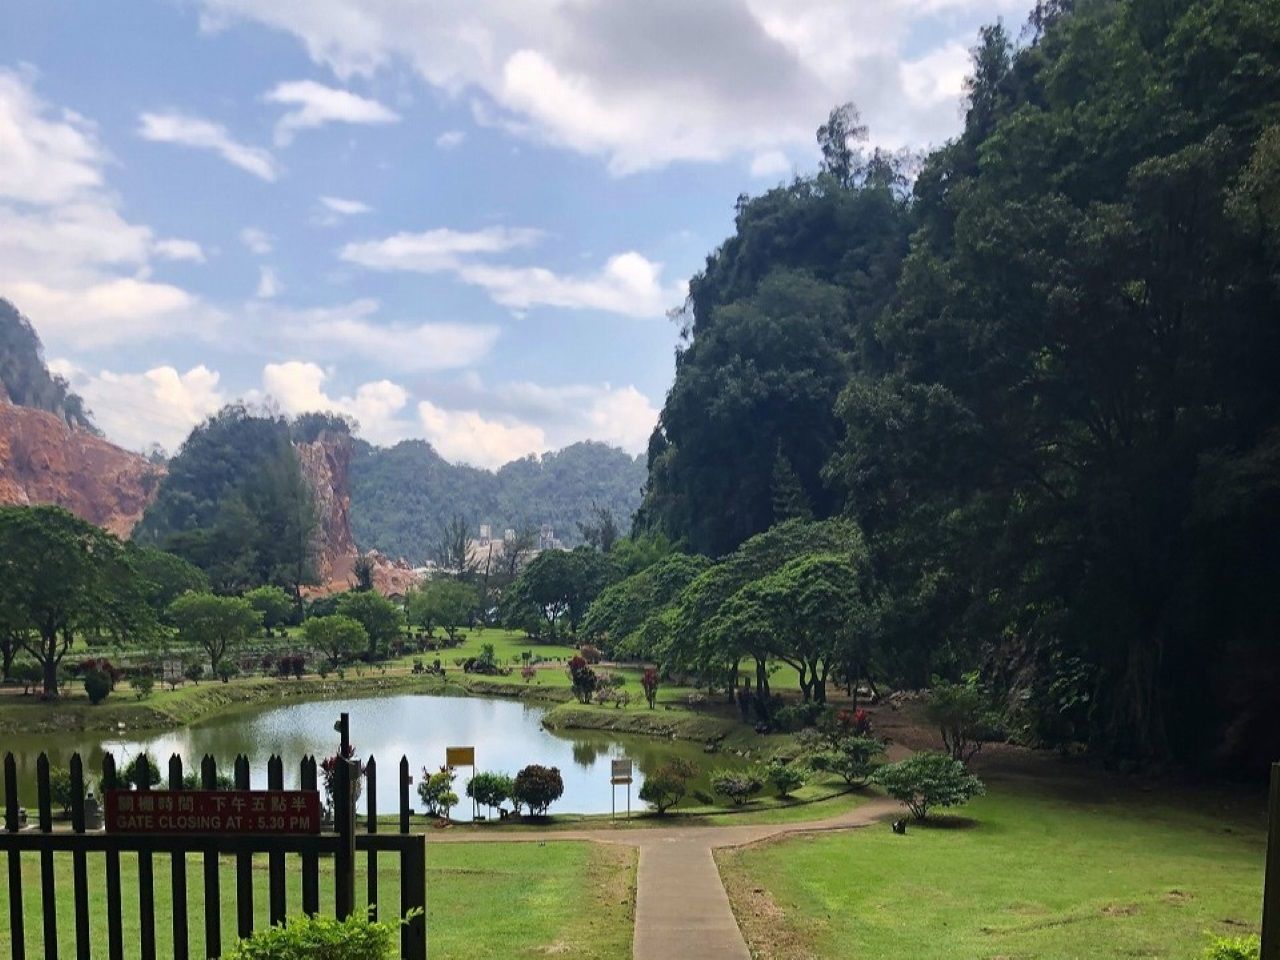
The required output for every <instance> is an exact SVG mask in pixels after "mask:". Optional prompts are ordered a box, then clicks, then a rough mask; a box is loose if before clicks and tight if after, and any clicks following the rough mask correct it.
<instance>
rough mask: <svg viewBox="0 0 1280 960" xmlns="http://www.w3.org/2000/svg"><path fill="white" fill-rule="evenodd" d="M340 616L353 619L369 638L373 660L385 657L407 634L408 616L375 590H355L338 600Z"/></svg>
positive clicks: (370, 653)
mask: <svg viewBox="0 0 1280 960" xmlns="http://www.w3.org/2000/svg"><path fill="white" fill-rule="evenodd" d="M337 612H338V613H339V614H341V615H342V616H344V617H350V618H351V619H352V620H355V621H356V622H357V623H359V624H360V625H361V626H362V627H364V631H365V634H366V635H367V636H368V638H369V648H368V651H367V655H368V658H369V659H370V660H373V659H376V658H378V657H380V656H382V655H383V654H384V653H385V652H386V650H387V647H388V646H389V645H390V644H391V641H393V640H396V639H397V638H399V637H400V635H401V634H402V633H403V632H404V613H403V612H402V611H401V610H400V608H399V607H397V606H396V605H395V604H394V603H392V602H391V601H390V600H388V599H387V598H386V597H384V596H382V594H380V593H376V592H374V591H372V590H353V591H351V592H350V593H344V594H342V596H340V597H339V598H338V606H337Z"/></svg>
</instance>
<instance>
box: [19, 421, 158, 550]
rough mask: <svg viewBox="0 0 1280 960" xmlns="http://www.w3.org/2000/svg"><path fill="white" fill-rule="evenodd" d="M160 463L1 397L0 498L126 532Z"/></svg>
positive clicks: (153, 485)
mask: <svg viewBox="0 0 1280 960" xmlns="http://www.w3.org/2000/svg"><path fill="white" fill-rule="evenodd" d="M163 475H164V467H161V466H157V465H156V464H153V463H150V462H149V461H147V460H146V459H145V458H144V457H141V456H139V455H138V454H136V453H130V452H129V451H128V450H124V449H122V448H120V447H117V446H116V445H115V444H113V443H108V442H107V441H106V440H103V439H102V438H101V437H95V436H94V435H93V434H91V433H87V432H86V431H84V430H77V429H74V428H72V427H70V426H68V425H67V424H66V423H65V422H64V421H63V420H62V419H61V418H60V417H57V416H55V415H54V414H52V413H46V412H45V411H43V410H36V409H34V408H31V407H18V406H15V405H13V404H12V403H10V402H9V401H8V397H7V395H5V396H0V503H4V504H41V503H52V504H57V505H58V506H61V507H66V508H67V509H68V510H70V511H71V512H72V513H74V514H76V515H77V516H79V517H82V518H84V519H85V520H88V521H89V522H90V523H96V524H97V525H98V526H100V527H104V528H105V529H107V530H110V531H111V532H112V533H114V534H116V535H117V536H119V537H127V536H128V535H129V533H130V531H132V530H133V527H134V525H135V524H136V523H137V522H138V520H139V519H140V518H141V517H142V512H143V511H144V510H145V509H146V508H147V505H148V504H149V503H150V502H151V498H152V497H153V496H155V492H156V488H157V487H158V486H159V484H160V478H161V477H162V476H163Z"/></svg>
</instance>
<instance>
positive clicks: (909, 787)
mask: <svg viewBox="0 0 1280 960" xmlns="http://www.w3.org/2000/svg"><path fill="white" fill-rule="evenodd" d="M872 779H873V780H875V782H876V783H878V784H880V786H882V787H884V790H885V793H887V794H889V796H891V797H893V799H895V800H900V801H901V802H902V803H905V804H906V805H907V809H908V810H910V811H911V815H912V816H913V817H915V818H916V819H917V820H923V819H924V818H925V817H927V816H928V815H929V810H930V808H932V807H957V806H959V805H960V804H962V803H964V802H965V801H967V800H970V799H972V798H973V797H977V796H980V795H981V794H982V793H984V792H985V790H984V788H983V786H982V781H981V780H979V779H978V778H977V777H975V776H974V775H973V774H972V773H970V772H969V771H968V769H967V768H966V767H965V765H964V764H963V763H961V762H960V761H959V760H953V759H952V758H951V757H949V756H947V754H945V753H928V752H926V753H917V754H914V755H913V756H910V757H908V758H907V759H906V760H899V761H898V762H897V763H891V764H889V765H888V766H885V767H881V768H880V769H879V770H877V771H876V772H875V775H874V776H873V777H872Z"/></svg>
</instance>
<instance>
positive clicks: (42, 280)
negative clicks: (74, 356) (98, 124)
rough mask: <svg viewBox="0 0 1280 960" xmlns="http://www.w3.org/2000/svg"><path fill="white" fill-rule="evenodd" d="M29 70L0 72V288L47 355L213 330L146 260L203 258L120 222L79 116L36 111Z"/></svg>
mask: <svg viewBox="0 0 1280 960" xmlns="http://www.w3.org/2000/svg"><path fill="white" fill-rule="evenodd" d="M34 83H35V77H34V75H33V74H31V73H30V72H26V73H23V72H14V71H9V70H3V69H0V290H2V291H3V292H4V294H5V295H6V296H7V297H9V298H10V299H12V300H13V301H14V302H15V303H16V304H17V305H18V306H19V308H20V309H22V310H23V312H25V313H26V314H27V315H28V316H30V317H31V318H32V322H33V323H34V324H35V325H36V328H37V330H39V332H40V334H41V336H42V337H43V338H44V339H45V341H46V343H47V344H49V345H50V346H52V347H54V348H56V349H68V348H84V347H92V346H99V345H105V344H111V343H119V342H126V341H127V342H136V341H138V340H140V339H143V338H146V337H155V336H161V335H165V334H168V333H172V332H175V331H174V327H175V326H176V325H180V324H185V325H187V326H188V327H189V328H191V329H190V331H189V332H192V333H194V334H196V335H203V334H204V333H206V332H207V331H208V330H209V329H210V328H211V327H213V326H215V325H216V324H217V322H218V316H217V315H216V313H215V312H214V311H211V310H209V309H207V308H206V307H204V306H203V305H202V304H201V303H200V302H199V300H198V299H197V298H196V297H195V296H193V295H192V294H190V293H189V292H188V291H186V290H184V289H182V288H180V287H178V286H175V285H173V284H169V283H164V282H160V281H157V280H153V279H152V278H151V274H152V262H151V261H152V258H157V259H196V258H197V256H203V253H202V251H200V249H199V246H198V245H197V244H195V243H194V242H192V241H189V240H174V239H157V238H156V237H155V235H154V234H153V232H152V231H151V229H150V228H149V227H146V226H143V225H141V224H135V223H130V222H129V221H128V220H126V219H125V217H124V216H122V215H121V213H120V210H119V199H118V197H117V196H116V195H115V194H114V193H112V192H111V191H110V190H109V189H108V186H107V183H106V178H105V176H104V170H105V169H106V168H107V166H108V164H109V162H110V158H109V157H108V155H107V153H106V151H105V149H104V148H103V147H102V146H101V144H100V143H99V142H98V139H97V135H96V130H95V128H94V126H93V124H91V123H90V122H89V121H88V120H86V119H85V118H83V117H81V116H80V115H78V114H76V113H74V112H72V111H70V110H65V109H58V108H57V107H55V106H53V105H51V104H48V103H46V102H44V101H43V100H42V99H41V98H40V97H39V96H38V95H37V94H36V92H35V89H34Z"/></svg>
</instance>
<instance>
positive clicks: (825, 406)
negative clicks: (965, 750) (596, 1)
mask: <svg viewBox="0 0 1280 960" xmlns="http://www.w3.org/2000/svg"><path fill="white" fill-rule="evenodd" d="M1277 50H1280V8H1277V7H1276V5H1275V4H1274V3H1269V2H1266V0H1232V2H1229V3H1228V2H1223V0H1174V2H1165V0H1089V2H1080V3H1074V4H1073V3H1065V2H1062V3H1058V2H1050V3H1046V4H1043V5H1041V6H1040V7H1039V8H1037V11H1036V14H1035V15H1034V16H1033V18H1032V21H1031V23H1030V24H1029V26H1028V29H1027V31H1026V32H1025V33H1024V40H1023V42H1022V43H1021V45H1017V44H1015V43H1014V42H1013V41H1012V40H1011V39H1010V37H1009V35H1008V34H1007V33H1006V31H1005V30H1004V29H1003V28H1002V27H1001V26H994V27H991V28H988V29H985V30H984V31H983V32H982V35H981V38H980V42H979V44H978V46H977V48H976V49H975V51H974V66H973V75H972V77H971V78H970V81H969V88H968V106H967V114H966V117H965V125H964V130H963V132H962V133H961V134H960V136H959V137H957V138H956V139H955V140H954V141H952V142H950V143H948V144H947V145H945V146H943V147H942V148H940V149H938V150H936V151H934V152H933V153H932V154H930V155H929V156H928V157H926V158H924V159H923V162H922V164H921V166H920V169H919V174H918V176H917V177H916V179H915V182H914V186H913V188H912V190H911V191H910V193H909V194H908V193H907V191H906V190H904V188H903V184H904V182H905V180H904V177H903V174H904V173H905V172H907V171H906V170H905V169H904V168H901V167H899V166H898V165H897V164H895V163H894V162H891V161H889V160H887V159H886V158H885V157H884V156H883V155H880V154H872V155H870V156H867V155H866V154H865V153H863V152H861V151H859V150H858V149H857V138H856V134H858V133H860V130H859V128H858V127H857V123H856V115H855V114H854V113H852V111H850V110H848V109H847V108H846V109H844V110H842V111H841V110H838V111H836V112H835V113H833V115H832V121H831V122H830V123H829V124H828V125H826V126H825V127H824V129H823V131H820V136H819V141H820V146H821V147H822V149H823V154H824V160H823V167H822V170H821V171H820V172H819V173H818V174H817V175H815V176H813V177H809V178H802V179H798V180H797V181H795V182H794V183H792V184H790V185H787V186H784V187H780V188H778V189H776V190H773V191H770V192H769V193H767V194H765V195H764V196H762V197H758V198H755V199H744V200H743V201H742V202H741V203H740V204H739V208H738V217H737V222H736V230H735V233H734V235H733V236H732V237H731V238H730V239H729V240H727V241H726V242H725V243H724V244H723V245H722V246H721V247H720V248H719V249H718V250H717V251H716V252H715V253H714V254H713V255H712V256H711V257H710V258H709V259H708V262H707V267H706V269H705V270H704V271H703V273H702V274H700V275H699V276H698V277H696V278H695V279H694V281H693V282H692V284H691V288H690V301H689V308H688V311H687V315H686V321H687V322H686V328H685V333H686V337H687V341H686V343H685V346H684V348H683V350H682V352H681V354H680V356H679V359H678V363H677V370H676V380H675V384H674V385H673V387H672V389H671V392H670V394H669V396H668V398H667V402H666V405H665V407H664V409H663V412H662V416H661V419H660V423H659V427H658V430H657V431H656V432H655V434H654V437H653V440H652V442H651V445H650V451H649V481H648V486H647V491H646V498H645V502H644V506H643V508H642V510H641V512H640V514H639V519H640V520H641V522H642V523H643V524H644V525H646V526H648V527H650V528H656V529H661V530H663V531H665V532H666V533H667V534H668V535H670V536H671V537H672V538H675V539H680V538H683V539H684V540H685V542H686V543H688V544H689V545H690V546H692V547H693V548H695V549H697V550H699V551H702V552H706V553H708V554H710V555H712V556H716V555H723V554H726V553H730V552H731V551H733V550H735V548H737V547H738V546H739V545H740V544H742V543H743V542H745V541H748V540H749V538H751V537H752V536H753V535H755V534H759V533H760V532H761V531H763V530H765V529H766V528H768V527H769V526H770V525H771V524H773V523H775V522H777V521H779V520H781V519H784V518H787V517H803V516H804V515H805V513H806V512H811V513H812V514H813V515H815V516H817V517H824V516H830V515H832V514H835V513H840V512H843V513H844V514H846V515H847V516H848V517H849V518H850V519H851V520H853V521H855V522H856V523H857V524H858V526H859V527H860V528H861V529H862V530H863V531H864V533H865V543H866V551H867V565H866V567H865V571H866V577H867V578H868V580H869V581H870V582H871V584H872V585H873V589H874V591H875V594H876V596H877V599H878V603H877V610H876V611H875V627H876V635H877V637H878V644H877V654H876V655H877V661H878V667H879V669H880V670H881V671H883V674H884V675H885V676H886V677H888V678H889V679H890V680H892V681H893V682H896V683H900V684H904V685H910V686H922V685H924V684H925V683H927V682H928V681H929V678H930V677H931V676H932V675H933V674H935V673H937V674H942V675H944V676H948V677H950V678H952V679H957V678H958V677H959V676H960V675H961V674H963V673H965V672H967V671H969V670H972V669H979V670H981V672H982V674H983V677H984V680H986V681H987V682H988V683H989V684H990V685H991V686H992V687H993V689H994V691H995V692H996V693H997V694H998V695H1000V696H1001V697H1003V699H1004V703H1005V705H1006V706H1007V707H1009V708H1011V709H1012V710H1013V712H1014V714H1015V716H1014V717H1013V718H1012V719H1013V722H1014V729H1015V730H1016V731H1017V732H1019V733H1020V734H1021V735H1022V736H1024V737H1025V738H1026V739H1028V740H1030V741H1038V742H1062V741H1082V742H1085V743H1087V744H1088V745H1090V746H1092V747H1093V748H1095V749H1098V750H1100V751H1104V752H1106V753H1108V754H1110V755H1112V756H1122V757H1130V758H1138V759H1152V758H1154V759H1162V760H1163V759H1183V760H1207V759H1211V758H1217V759H1220V760H1223V761H1225V760H1228V759H1234V760H1241V759H1243V760H1246V761H1248V762H1250V763H1253V764H1255V765H1257V764H1260V762H1261V761H1263V760H1265V759H1266V758H1268V757H1270V756H1272V755H1273V754H1274V753H1275V752H1276V751H1277V750H1280V741H1278V740H1277V736H1280V734H1278V733H1277V729H1278V728H1277V727H1276V726H1275V724H1274V723H1273V722H1270V719H1269V713H1268V700H1269V691H1273V690H1274V688H1275V684H1276V683H1277V679H1278V678H1280V647H1277V644H1276V641H1275V633H1274V630H1273V629H1272V628H1271V626H1270V625H1271V624H1274V623H1275V622H1276V619H1277V616H1278V615H1280V593H1277V592H1276V591H1275V590H1274V589H1273V585H1274V583H1275V581H1276V579H1277V576H1278V575H1280V547H1278V546H1277V545H1280V509H1277V505H1278V504H1280V500H1277V497H1276V490H1277V489H1280V484H1278V483H1277V476H1278V471H1280V379H1278V378H1277V377H1276V376H1275V370H1276V369H1277V366H1278V365H1280V334H1278V332H1277V327H1276V324H1275V317H1276V316H1277V315H1280V284H1277V282H1276V280H1277V277H1278V276H1280V193H1278V192H1277V190H1276V186H1275V184H1276V182H1277V175H1278V174H1280V56H1278V55H1277V53H1276V51H1277ZM837 128H839V129H838V130H837V133H835V134H833V132H832V131H833V130H836V129H837ZM848 134H855V136H849V135H848ZM716 569H717V568H713V571H714V570H716ZM703 576H704V577H708V580H709V582H708V583H707V584H705V586H707V587H708V588H710V587H711V586H712V585H713V581H714V579H715V576H720V574H713V573H712V572H710V571H709V572H708V573H707V574H704V575H703ZM725 576H727V572H726V574H725ZM733 588H734V590H737V589H738V588H739V587H738V586H736V585H733ZM726 589H727V588H726ZM752 599H753V598H751V597H749V596H743V597H742V598H741V600H742V602H741V603H740V604H738V605H737V609H735V610H733V611H726V613H728V612H732V613H733V617H732V618H731V619H729V620H726V621H724V626H725V628H726V632H728V633H731V634H734V635H736V636H738V637H739V644H740V646H743V647H744V648H745V647H746V646H747V645H748V642H749V641H748V637H750V636H752V635H754V636H755V637H756V638H757V640H758V642H759V643H761V644H763V643H765V642H767V641H768V638H770V637H776V635H777V630H776V624H775V625H771V626H770V629H768V630H757V628H758V627H760V626H761V625H762V623H763V621H762V619H761V617H760V616H759V614H760V613H762V612H763V611H762V608H761V606H760V605H759V604H756V605H755V607H754V608H753V607H752V606H751V605H750V604H749V602H748V601H751V600H752ZM761 599H762V598H761ZM717 606H719V604H718V603H717ZM677 619H678V618H677ZM675 626H676V627H677V631H676V632H677V634H678V633H679V630H678V624H676V625H675ZM692 642H693V641H692V640H691V639H690V638H685V639H684V640H682V641H679V642H677V643H675V644H674V646H675V647H676V648H677V649H681V648H682V655H684V656H688V652H689V650H690V649H692V648H691V647H690V644H691V643H692ZM1191 702H1195V703H1197V704H1199V707H1198V709H1195V710H1188V709H1185V705H1186V704H1187V703H1191Z"/></svg>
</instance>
